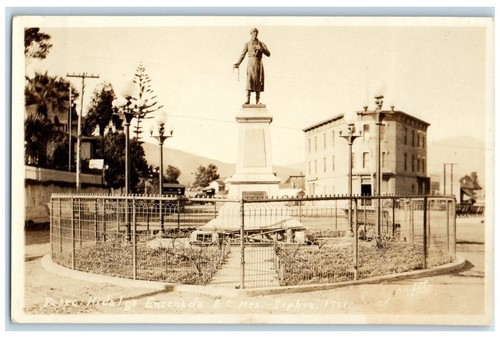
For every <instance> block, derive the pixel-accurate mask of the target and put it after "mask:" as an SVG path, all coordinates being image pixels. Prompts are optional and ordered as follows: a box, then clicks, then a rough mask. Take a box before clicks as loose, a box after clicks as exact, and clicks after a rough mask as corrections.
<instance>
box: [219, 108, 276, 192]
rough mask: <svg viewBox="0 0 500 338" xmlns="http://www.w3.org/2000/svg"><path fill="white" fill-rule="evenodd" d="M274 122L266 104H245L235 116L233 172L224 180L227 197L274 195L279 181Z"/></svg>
mask: <svg viewBox="0 0 500 338" xmlns="http://www.w3.org/2000/svg"><path fill="white" fill-rule="evenodd" d="M272 121H273V117H272V115H271V114H270V113H269V111H268V110H267V108H266V105H263V104H259V105H253V104H245V105H243V106H242V108H241V110H240V112H239V113H238V114H237V115H236V122H238V128H239V131H238V159H237V162H236V172H235V174H234V175H233V176H232V177H231V178H230V179H229V180H228V181H227V183H229V193H228V197H229V198H237V199H240V198H262V197H271V196H277V195H278V190H279V183H280V179H279V178H277V177H276V176H275V175H274V174H273V164H272V156H271V134H270V130H269V125H270V124H271V122H272Z"/></svg>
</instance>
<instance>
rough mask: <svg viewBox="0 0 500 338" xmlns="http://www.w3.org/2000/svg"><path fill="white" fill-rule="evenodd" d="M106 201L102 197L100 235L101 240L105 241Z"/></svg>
mask: <svg viewBox="0 0 500 338" xmlns="http://www.w3.org/2000/svg"><path fill="white" fill-rule="evenodd" d="M106 203H107V200H106V198H103V199H102V234H101V237H102V240H103V241H104V242H105V241H106V236H107V233H106Z"/></svg>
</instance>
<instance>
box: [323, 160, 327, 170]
mask: <svg viewBox="0 0 500 338" xmlns="http://www.w3.org/2000/svg"><path fill="white" fill-rule="evenodd" d="M323 172H324V173H326V157H323Z"/></svg>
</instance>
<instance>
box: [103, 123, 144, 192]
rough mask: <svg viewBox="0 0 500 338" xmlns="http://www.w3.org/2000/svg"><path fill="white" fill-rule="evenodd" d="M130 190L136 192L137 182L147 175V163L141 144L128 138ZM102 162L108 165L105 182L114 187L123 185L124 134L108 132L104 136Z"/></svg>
mask: <svg viewBox="0 0 500 338" xmlns="http://www.w3.org/2000/svg"><path fill="white" fill-rule="evenodd" d="M129 146H130V192H131V193H137V192H139V190H138V184H139V182H140V180H141V179H142V178H146V177H147V176H148V163H147V161H146V155H145V153H144V149H143V148H142V145H141V143H140V142H138V141H137V140H130V143H129ZM103 157H104V163H105V164H106V165H107V166H108V169H107V171H106V182H107V184H108V185H109V186H110V187H111V188H114V189H118V188H122V187H124V186H125V134H123V133H121V132H108V133H107V134H106V135H105V136H104V156H103Z"/></svg>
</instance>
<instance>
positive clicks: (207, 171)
mask: <svg viewBox="0 0 500 338" xmlns="http://www.w3.org/2000/svg"><path fill="white" fill-rule="evenodd" d="M218 178H219V174H218V173H217V166H216V165H214V164H209V165H208V166H207V167H204V166H199V167H198V169H197V171H196V174H195V179H194V183H193V187H195V188H196V187H201V188H204V187H207V186H208V185H209V184H210V182H212V181H215V180H216V179H218Z"/></svg>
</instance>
